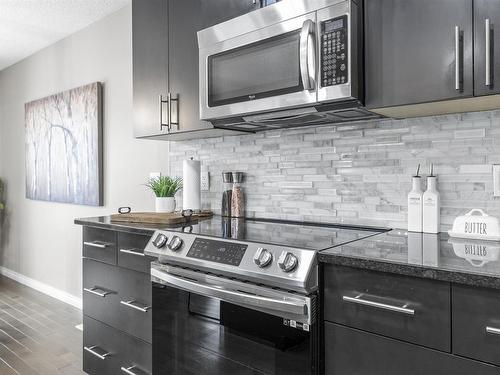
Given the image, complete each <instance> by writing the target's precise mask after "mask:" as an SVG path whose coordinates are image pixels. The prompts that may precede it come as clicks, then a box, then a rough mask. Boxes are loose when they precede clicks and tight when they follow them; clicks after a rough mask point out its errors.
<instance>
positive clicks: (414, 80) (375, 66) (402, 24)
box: [365, 0, 496, 108]
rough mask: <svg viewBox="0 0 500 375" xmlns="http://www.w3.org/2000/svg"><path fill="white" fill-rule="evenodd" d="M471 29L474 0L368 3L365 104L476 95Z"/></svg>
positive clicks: (378, 0) (373, 0)
mask: <svg viewBox="0 0 500 375" xmlns="http://www.w3.org/2000/svg"><path fill="white" fill-rule="evenodd" d="M491 2H496V0H491ZM457 28H458V29H457ZM456 31H458V35H456ZM472 33H473V30H472V0H369V1H366V2H365V59H366V61H365V67H366V68H365V75H366V77H365V80H366V106H367V107H368V108H381V107H391V106H397V105H405V104H415V103H422V102H432V101H439V100H445V99H453V98H460V97H467V96H472V95H473V67H472V64H473V61H472V53H473V51H472ZM457 37H458V38H457ZM457 39H458V40H457ZM457 59H458V60H457ZM457 65H458V68H459V69H458V74H457V69H456V67H457Z"/></svg>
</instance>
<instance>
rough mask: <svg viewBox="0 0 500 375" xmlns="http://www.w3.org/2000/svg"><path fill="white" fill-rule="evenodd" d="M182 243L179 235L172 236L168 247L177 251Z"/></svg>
mask: <svg viewBox="0 0 500 375" xmlns="http://www.w3.org/2000/svg"><path fill="white" fill-rule="evenodd" d="M182 243H183V241H182V239H181V238H180V237H179V236H173V237H172V239H171V240H170V243H169V244H168V248H169V249H170V250H172V251H177V250H179V249H180V248H181V246H182Z"/></svg>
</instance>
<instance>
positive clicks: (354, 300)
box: [342, 294, 415, 315]
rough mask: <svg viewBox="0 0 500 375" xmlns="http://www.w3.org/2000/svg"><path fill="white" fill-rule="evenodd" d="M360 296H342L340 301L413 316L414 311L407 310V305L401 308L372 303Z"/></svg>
mask: <svg viewBox="0 0 500 375" xmlns="http://www.w3.org/2000/svg"><path fill="white" fill-rule="evenodd" d="M362 296H363V295H362V294H360V295H358V296H356V297H349V296H342V300H344V301H346V302H351V303H356V304H358V305H365V306H370V307H375V308H377V309H382V310H388V311H393V312H398V313H402V314H407V315H415V310H413V309H409V308H408V307H406V306H407V304H405V305H403V306H394V305H388V304H386V303H381V302H374V301H369V300H366V299H362V298H361V297H362Z"/></svg>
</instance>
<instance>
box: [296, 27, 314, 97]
mask: <svg viewBox="0 0 500 375" xmlns="http://www.w3.org/2000/svg"><path fill="white" fill-rule="evenodd" d="M314 27H315V25H314V22H313V21H311V20H305V21H304V23H303V25H302V30H301V32H300V75H301V78H302V84H303V86H304V90H314V88H315V86H316V83H315V81H316V79H315V76H316V45H315V41H314Z"/></svg>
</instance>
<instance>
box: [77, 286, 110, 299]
mask: <svg viewBox="0 0 500 375" xmlns="http://www.w3.org/2000/svg"><path fill="white" fill-rule="evenodd" d="M83 290H84V291H85V292H87V293H90V294H95V295H96V296H99V297H103V298H104V297H106V296H107V295H108V294H111V291H109V290H104V289H101V288H99V287H97V286H95V287H93V288H83ZM98 290H101V291H102V292H98Z"/></svg>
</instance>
